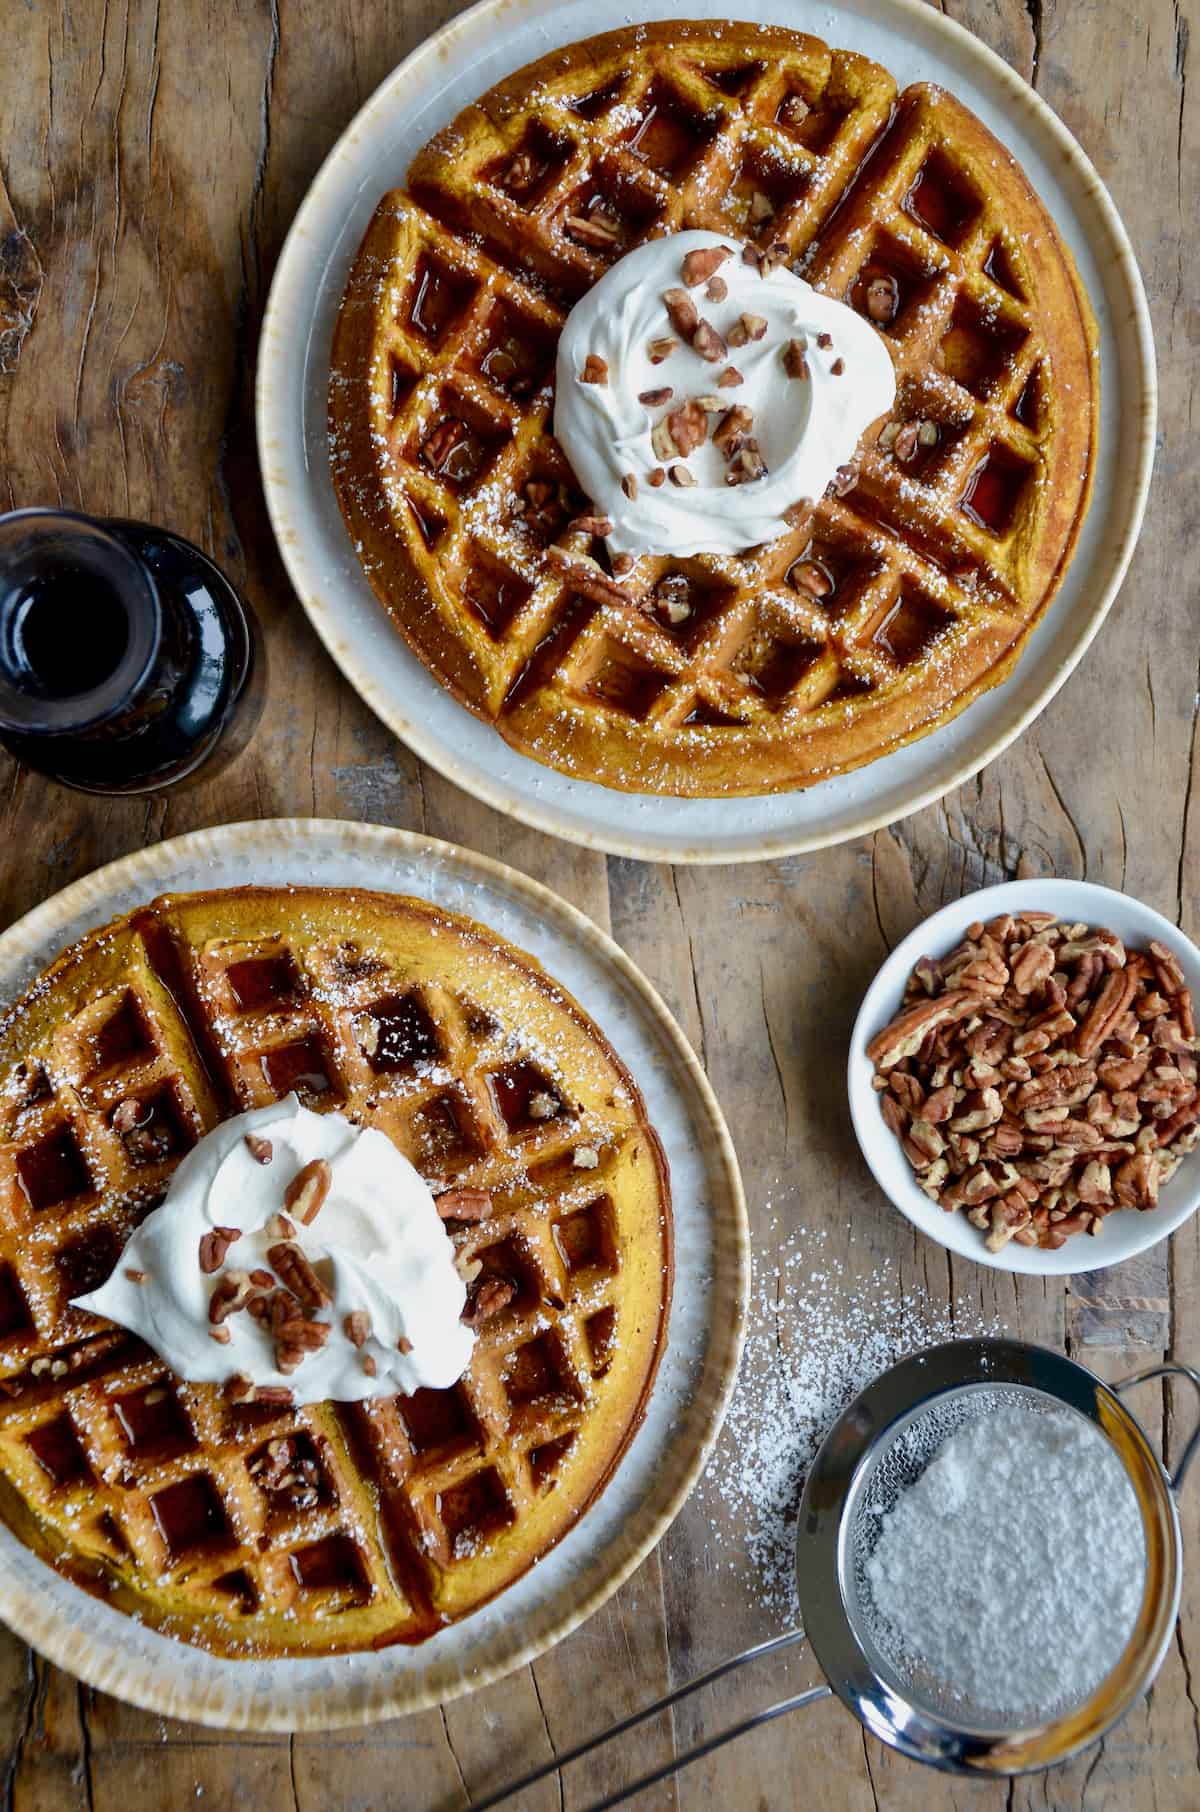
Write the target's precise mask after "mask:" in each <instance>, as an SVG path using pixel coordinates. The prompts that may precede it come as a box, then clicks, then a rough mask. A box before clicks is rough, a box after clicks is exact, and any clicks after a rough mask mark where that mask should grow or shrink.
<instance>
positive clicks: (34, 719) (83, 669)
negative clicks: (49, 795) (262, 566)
mask: <svg viewBox="0 0 1200 1812" xmlns="http://www.w3.org/2000/svg"><path fill="white" fill-rule="evenodd" d="M264 686H265V665H264V659H263V652H262V646H261V640H260V637H259V633H258V626H257V623H256V622H255V619H254V616H253V613H252V612H251V611H250V610H249V608H248V607H247V606H246V605H245V604H244V603H243V602H242V600H241V599H240V598H239V597H238V595H237V593H236V592H235V591H234V589H233V587H232V586H231V585H230V583H229V581H228V580H227V579H226V578H225V576H224V574H223V573H222V572H221V571H220V570H219V569H218V568H217V567H216V566H214V565H213V563H212V561H211V560H209V559H208V558H207V556H206V555H205V554H202V553H201V552H200V550H199V548H196V547H193V546H192V545H191V543H190V542H187V541H184V540H182V539H181V538H180V537H179V536H178V535H172V534H170V533H169V532H168V531H167V530H165V529H159V528H153V527H151V526H150V525H149V524H148V523H141V522H126V521H96V520H93V519H92V518H90V517H87V516H81V515H75V514H72V513H71V512H70V511H65V510H17V511H14V512H12V513H11V514H9V515H7V516H0V741H2V742H3V743H4V745H5V746H6V747H7V748H8V749H9V750H10V751H11V752H12V753H13V754H14V755H15V756H17V758H18V759H19V760H21V761H23V762H25V763H26V764H27V765H28V766H29V767H32V768H36V769H37V770H38V771H39V772H40V773H43V774H47V775H49V776H50V777H51V778H52V779H55V780H59V781H62V782H63V783H64V784H66V785H67V786H73V787H79V788H82V789H83V790H84V791H87V792H94V793H147V792H156V791H158V790H159V789H161V788H163V787H167V786H172V785H175V784H177V783H179V782H180V781H185V780H189V779H191V778H192V777H193V776H194V775H196V774H197V772H198V770H199V769H200V768H201V767H203V769H204V777H205V778H206V779H208V778H210V777H211V775H212V774H213V772H214V771H215V770H216V768H217V767H218V766H224V765H225V764H226V763H228V762H229V761H231V760H232V759H233V757H234V756H235V755H237V754H238V753H240V751H241V750H242V748H244V746H245V744H246V742H247V741H248V740H249V737H250V735H251V733H252V732H253V730H254V727H255V724H256V723H257V721H258V717H259V714H260V711H261V707H262V698H263V692H264Z"/></svg>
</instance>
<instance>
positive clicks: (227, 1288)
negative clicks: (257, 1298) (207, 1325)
mask: <svg viewBox="0 0 1200 1812" xmlns="http://www.w3.org/2000/svg"><path fill="white" fill-rule="evenodd" d="M254 1294H255V1286H254V1285H253V1284H252V1283H251V1281H250V1274H249V1272H247V1271H226V1273H225V1275H224V1277H221V1278H218V1280H217V1285H216V1288H215V1289H214V1290H213V1293H212V1295H211V1296H210V1297H209V1299H208V1319H209V1321H210V1322H211V1324H212V1325H213V1327H219V1326H220V1325H221V1323H222V1322H223V1321H228V1319H229V1317H230V1316H231V1315H236V1314H237V1313H238V1311H239V1310H240V1309H244V1308H245V1306H246V1304H247V1303H248V1302H249V1301H250V1299H251V1297H252V1296H253V1295H254Z"/></svg>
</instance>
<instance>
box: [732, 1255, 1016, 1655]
mask: <svg viewBox="0 0 1200 1812" xmlns="http://www.w3.org/2000/svg"><path fill="white" fill-rule="evenodd" d="M850 1243H851V1244H853V1243H854V1239H853V1235H851V1236H850ZM764 1244H765V1242H764V1241H762V1240H761V1238H760V1241H759V1244H758V1248H757V1252H756V1256H755V1261H754V1284H753V1291H752V1298H751V1306H750V1319H749V1325H748V1330H747V1335H746V1350H745V1355H744V1358H743V1361H742V1369H741V1374H740V1376H739V1379H738V1384H737V1389H736V1390H735V1392H734V1397H733V1401H732V1403H731V1405H730V1408H729V1413H728V1416H727V1418H726V1422H725V1427H724V1430H723V1432H722V1435H721V1439H720V1441H719V1442H718V1444H717V1449H716V1453H715V1455H714V1457H713V1459H712V1461H711V1463H710V1466H709V1471H708V1484H709V1487H710V1488H712V1487H715V1489H716V1490H717V1491H718V1492H719V1494H720V1496H721V1497H722V1499H723V1500H724V1502H725V1504H726V1505H727V1506H728V1508H729V1510H730V1512H731V1520H732V1521H733V1522H735V1523H736V1524H737V1525H738V1526H739V1528H740V1530H741V1531H743V1532H744V1534H743V1536H742V1538H741V1539H740V1540H739V1543H738V1549H739V1550H740V1551H735V1550H734V1548H733V1544H732V1542H731V1541H730V1540H729V1539H728V1538H726V1539H725V1541H724V1544H723V1546H722V1543H721V1534H720V1531H717V1532H716V1533H715V1551H714V1555H713V1558H714V1560H715V1562H716V1564H717V1565H718V1566H721V1565H725V1566H728V1567H730V1568H733V1567H738V1570H739V1571H742V1570H743V1566H744V1563H743V1566H739V1562H742V1560H743V1554H744V1552H745V1551H746V1550H748V1553H749V1559H750V1563H751V1578H752V1581H753V1590H754V1592H755V1596H756V1597H757V1598H758V1599H759V1601H760V1603H761V1604H762V1606H763V1608H764V1609H766V1610H768V1611H769V1612H771V1613H772V1614H773V1615H775V1616H777V1617H778V1618H779V1620H780V1622H781V1624H782V1622H784V1621H788V1622H794V1621H795V1620H797V1619H798V1617H799V1614H800V1607H799V1602H798V1599H797V1594H796V1580H795V1545H796V1517H797V1514H798V1512H799V1508H800V1496H801V1493H802V1492H803V1490H804V1480H805V1478H806V1476H807V1473H808V1469H809V1467H810V1465H811V1464H812V1461H813V1458H814V1456H815V1454H816V1451H817V1448H818V1447H819V1446H820V1444H821V1442H822V1441H823V1439H824V1438H825V1436H826V1434H827V1433H828V1432H829V1430H830V1428H831V1427H832V1426H833V1424H834V1422H836V1420H837V1418H838V1416H839V1415H840V1414H841V1413H842V1411H843V1410H844V1409H845V1408H846V1406H847V1404H849V1403H850V1402H852V1401H853V1399H854V1398H855V1397H856V1396H857V1395H858V1394H859V1392H860V1391H861V1390H863V1389H864V1387H865V1386H866V1385H868V1384H870V1382H871V1381H872V1379H873V1378H877V1377H878V1376H879V1374H880V1373H881V1372H884V1371H886V1370H887V1369H888V1367H889V1366H891V1365H895V1364H896V1362H897V1361H898V1360H900V1359H903V1358H906V1357H907V1356H908V1355H909V1354H910V1353H916V1352H920V1351H921V1350H922V1348H924V1347H928V1346H935V1345H937V1344H938V1343H939V1342H941V1341H944V1340H964V1339H971V1338H972V1337H980V1336H984V1335H989V1334H1001V1333H1003V1331H1004V1329H1003V1326H1002V1324H1001V1323H1000V1322H999V1321H997V1320H994V1319H984V1318H982V1317H981V1316H980V1313H979V1308H978V1304H976V1303H974V1302H971V1301H970V1300H968V1299H961V1300H959V1301H957V1302H954V1303H949V1304H948V1303H947V1302H946V1301H945V1300H937V1299H935V1298H933V1297H932V1296H930V1295H928V1294H927V1292H926V1291H924V1290H923V1289H921V1288H920V1287H917V1286H914V1285H912V1284H911V1283H908V1282H905V1284H904V1285H903V1286H902V1285H901V1282H900V1279H899V1276H898V1274H897V1270H896V1267H895V1265H894V1264H893V1263H884V1264H881V1265H879V1266H878V1267H877V1268H875V1269H873V1270H867V1271H861V1270H857V1269H855V1268H851V1267H850V1266H849V1265H847V1264H845V1263H844V1262H843V1261H842V1260H841V1259H839V1258H838V1257H837V1256H836V1253H835V1251H834V1243H833V1240H832V1239H831V1238H830V1237H829V1235H828V1233H827V1232H826V1231H824V1230H822V1229H820V1228H816V1229H810V1228H796V1229H795V1230H794V1231H792V1232H791V1233H789V1234H788V1235H787V1236H786V1238H785V1239H784V1240H783V1242H782V1244H781V1245H780V1246H779V1248H778V1249H777V1250H776V1252H775V1253H774V1254H773V1255H772V1254H771V1253H770V1252H769V1251H768V1252H766V1253H765V1255H764ZM743 1540H744V1544H745V1546H744V1549H743V1548H742V1541H743Z"/></svg>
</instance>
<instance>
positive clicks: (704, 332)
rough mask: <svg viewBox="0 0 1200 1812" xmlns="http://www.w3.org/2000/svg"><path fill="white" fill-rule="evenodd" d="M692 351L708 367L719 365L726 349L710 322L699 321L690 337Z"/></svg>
mask: <svg viewBox="0 0 1200 1812" xmlns="http://www.w3.org/2000/svg"><path fill="white" fill-rule="evenodd" d="M692 351H693V352H695V353H698V354H699V355H700V357H701V358H702V359H704V360H705V361H706V362H707V363H708V364H709V365H719V364H720V363H721V361H722V359H723V358H724V357H725V354H726V352H727V351H728V348H727V346H726V345H725V342H724V340H723V339H722V338H721V336H720V334H719V333H718V332H717V330H716V328H715V327H714V326H713V324H712V322H711V321H705V320H703V319H701V320H700V321H699V322H698V323H697V326H696V331H695V332H694V333H693V335H692Z"/></svg>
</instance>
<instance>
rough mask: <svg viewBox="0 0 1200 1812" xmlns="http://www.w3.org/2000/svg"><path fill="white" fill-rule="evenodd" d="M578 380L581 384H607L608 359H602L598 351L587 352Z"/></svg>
mask: <svg viewBox="0 0 1200 1812" xmlns="http://www.w3.org/2000/svg"><path fill="white" fill-rule="evenodd" d="M579 382H580V383H581V384H601V385H602V384H607V382H608V360H607V359H602V358H601V357H600V355H599V353H595V352H589V353H588V355H587V357H586V359H585V360H584V361H583V369H582V371H581V372H580V373H579Z"/></svg>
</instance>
